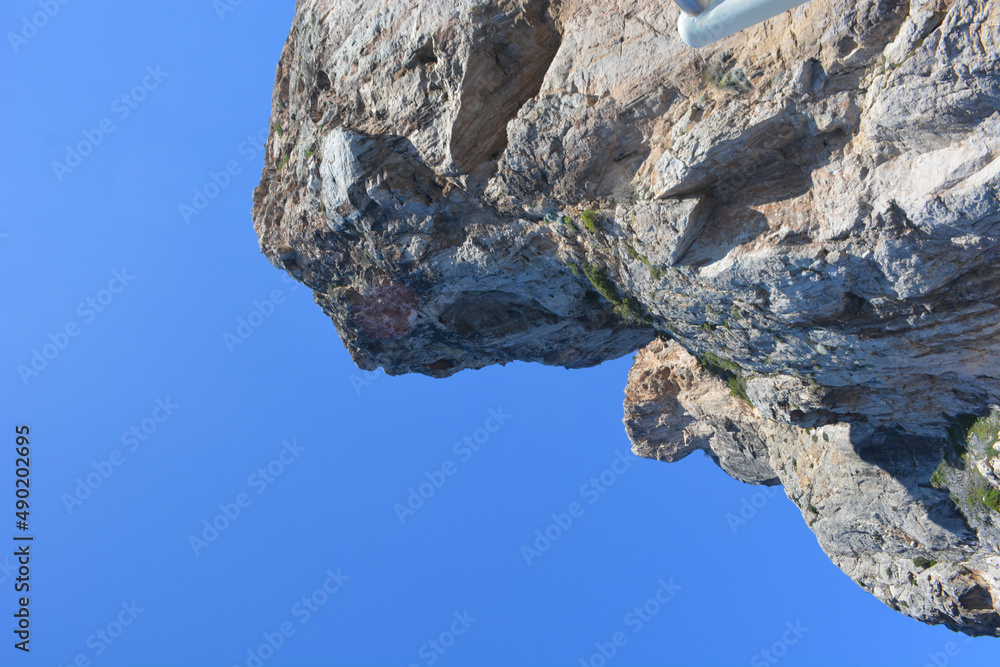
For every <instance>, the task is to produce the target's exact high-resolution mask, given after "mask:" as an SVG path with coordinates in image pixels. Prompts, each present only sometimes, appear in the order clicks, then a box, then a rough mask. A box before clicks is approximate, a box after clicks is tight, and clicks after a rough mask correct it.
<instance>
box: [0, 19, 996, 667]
mask: <svg viewBox="0 0 1000 667" xmlns="http://www.w3.org/2000/svg"><path fill="white" fill-rule="evenodd" d="M62 1H63V2H65V0H62ZM43 5H51V6H52V7H50V11H53V9H52V8H53V7H55V8H57V10H58V11H54V15H53V16H52V17H51V18H47V22H46V21H42V19H37V21H38V22H39V23H46V24H45V25H43V26H42V27H41V28H40V29H38V30H37V33H36V32H32V30H30V29H25V24H24V20H25V17H28V18H27V20H28V21H31V20H32V18H31V17H32V16H33V15H34V14H36V13H37V12H40V11H44V10H43V9H42V6H43ZM293 11H294V3H293V2H291V0H281V1H278V0H269V1H268V2H243V3H241V4H239V5H237V6H235V7H234V10H233V11H231V12H228V13H226V14H225V18H224V20H220V18H219V16H218V15H217V12H216V9H215V8H214V7H213V2H212V0H199V1H197V2H190V1H186V0H185V1H181V2H172V3H165V2H164V3H135V2H128V3H126V2H110V1H109V2H83V1H82V0H73V1H70V2H68V3H67V4H59V0H49V1H48V2H45V1H43V2H41V3H39V2H38V0H8V1H7V2H5V3H4V5H3V9H2V10H0V27H2V29H3V33H4V35H5V37H4V42H3V44H2V45H0V63H2V72H3V83H4V90H5V92H6V100H5V103H4V104H3V105H2V112H0V113H2V114H3V127H4V128H5V130H6V134H5V144H6V145H5V158H6V159H4V160H3V161H2V163H0V188H2V190H0V197H2V206H0V211H2V215H0V234H2V235H3V236H2V237H0V267H2V268H0V271H2V272H3V285H4V287H3V291H2V296H0V316H2V318H3V327H2V329H0V346H2V350H3V368H2V371H3V372H2V373H0V391H2V398H3V400H2V401H0V406H2V411H0V414H2V419H0V427H2V432H3V433H4V434H5V435H4V436H3V437H4V438H5V440H6V444H5V445H4V446H3V448H2V449H0V451H3V452H4V455H3V460H2V464H0V465H2V466H3V470H4V471H5V474H4V475H3V477H2V479H3V480H5V481H2V482H0V484H2V486H3V488H0V516H2V517H4V519H3V521H0V542H4V543H7V544H9V545H11V546H10V547H9V548H8V547H4V548H3V549H2V551H0V553H3V554H7V553H13V546H12V545H13V542H12V541H11V538H12V537H13V535H14V534H15V533H20V531H17V530H16V529H15V527H14V522H15V517H14V511H15V508H14V493H15V489H14V466H15V461H14V459H15V453H14V445H15V433H14V429H15V426H17V425H20V424H27V425H29V426H30V429H31V433H30V440H31V448H32V453H31V461H30V464H31V473H30V474H31V477H30V479H31V497H30V501H31V507H30V530H29V531H28V532H29V533H30V534H33V535H34V536H35V541H34V542H33V543H32V546H31V554H32V556H31V573H30V577H31V579H30V585H31V591H30V612H31V617H30V618H31V633H32V634H31V643H30V647H31V652H30V654H23V653H22V652H21V651H18V650H16V649H15V648H14V647H13V644H14V641H15V640H14V635H13V628H14V619H13V613H14V612H15V611H16V608H17V598H18V594H15V592H14V583H15V581H14V577H15V576H16V575H15V574H14V573H12V572H11V571H10V570H9V568H10V567H11V564H12V562H13V560H14V559H13V558H12V557H7V558H6V559H5V558H3V557H0V566H3V569H0V579H2V581H0V617H2V618H5V619H7V620H6V621H5V622H4V623H2V624H0V630H2V634H0V636H2V637H4V640H3V645H2V646H0V664H2V665H46V666H54V665H71V664H79V665H87V664H90V665H95V666H99V667H112V666H129V667H140V666H146V665H149V666H153V665H169V666H172V667H177V666H179V665H185V666H189V665H190V666H201V665H216V666H218V667H230V666H232V665H244V666H252V665H255V664H257V665H260V664H263V665H268V666H272V665H287V666H295V667H309V666H312V665H323V666H341V665H344V666H364V665H400V666H402V667H407V666H409V665H420V666H423V665H431V664H437V665H442V666H449V665H504V666H512V665H518V666H521V665H545V666H555V665H567V666H576V665H581V664H584V665H586V664H589V665H593V666H594V667H599V666H600V665H603V664H607V665H609V666H611V667H625V666H627V665H631V666H635V665H712V666H715V665H726V666H729V665H758V664H780V665H782V666H788V667H791V666H793V665H808V666H810V667H816V666H819V665H848V664H849V665H878V666H880V667H888V666H892V665H913V666H914V667H920V666H921V665H925V664H934V663H933V662H931V659H930V658H929V657H928V656H929V655H935V654H938V655H937V657H936V659H937V661H938V665H939V666H940V665H941V664H942V663H941V660H943V659H946V660H947V661H948V664H950V665H956V666H959V667H962V666H964V667H972V666H978V665H995V664H996V659H997V648H998V646H997V644H996V641H995V640H994V641H991V640H989V639H986V640H976V641H971V642H970V641H966V638H965V637H964V636H962V635H955V634H953V633H951V632H949V631H948V630H945V629H943V628H931V627H925V626H923V625H921V624H919V623H917V622H915V621H912V620H909V619H907V618H905V617H903V616H901V615H899V614H897V613H895V612H893V611H891V610H890V609H888V608H886V607H884V606H883V605H882V604H881V603H879V602H878V601H877V600H875V598H873V597H871V596H869V595H868V594H867V593H865V592H864V591H862V590H861V589H860V588H859V587H858V586H857V585H856V584H854V583H853V582H852V581H851V580H850V579H848V578H847V577H846V576H844V575H843V574H841V573H840V571H839V570H837V568H835V567H834V566H833V565H832V564H831V563H830V562H829V561H828V560H827V558H826V557H825V556H824V555H823V553H822V552H821V551H820V549H819V547H818V546H817V544H816V540H815V538H814V537H813V535H812V533H811V532H810V531H809V530H808V529H807V527H806V525H805V524H804V522H803V521H802V519H801V518H800V516H799V514H798V512H797V511H796V509H795V508H794V507H793V506H792V504H791V503H790V502H789V501H788V500H787V499H786V498H785V497H784V496H783V494H782V493H781V492H780V491H779V492H778V493H777V494H775V495H773V496H772V497H767V496H761V495H757V496H755V495H754V494H756V493H759V492H760V489H758V488H756V487H751V486H747V485H743V484H740V483H738V482H736V481H733V480H732V479H730V478H728V477H727V476H726V475H725V474H723V473H722V472H721V471H720V470H719V469H718V468H716V467H715V466H714V465H713V464H712V463H711V462H710V461H708V460H707V459H705V458H703V457H702V456H700V455H696V456H692V457H690V458H689V459H688V460H686V461H683V462H681V463H679V464H675V465H666V464H662V463H656V462H652V461H646V460H642V459H638V458H635V457H634V456H632V455H631V453H630V452H629V442H628V440H627V438H626V436H625V432H624V430H623V428H622V424H621V417H622V410H621V402H622V397H623V396H622V389H623V387H624V384H625V378H626V374H627V371H628V368H629V364H630V359H628V358H625V359H620V360H618V361H615V362H612V363H607V364H605V365H603V366H602V367H600V368H595V369H591V370H586V371H566V370H563V369H557V368H546V367H541V366H534V365H527V364H511V365H508V366H507V367H506V368H499V367H495V368H490V369H486V370H483V371H478V372H463V373H460V374H458V375H457V376H455V377H452V378H450V379H448V380H432V379H429V378H425V377H418V376H412V377H402V378H389V377H386V376H384V375H380V374H375V375H372V376H367V375H366V374H363V373H361V372H360V371H358V370H357V369H356V368H355V367H354V366H353V365H352V364H351V361H350V359H349V357H348V355H347V353H346V351H345V350H344V348H343V346H342V345H341V343H340V341H339V339H338V338H337V336H336V332H335V331H334V329H333V326H332V325H331V323H330V322H329V321H328V320H327V319H326V318H325V317H324V316H323V315H322V313H321V312H320V309H319V308H318V307H317V306H315V305H314V304H313V302H312V299H311V297H310V294H309V293H308V290H307V289H305V288H303V287H297V286H295V285H294V284H292V283H289V282H287V281H286V280H283V275H282V274H281V273H280V272H278V271H277V270H275V269H274V268H272V267H271V266H270V265H269V264H268V263H267V261H266V260H265V259H264V258H263V257H262V256H261V255H260V254H259V252H258V249H257V241H256V237H255V235H254V232H253V227H252V222H251V219H250V206H251V191H252V189H253V187H254V186H255V185H256V183H257V181H258V177H259V174H260V169H261V166H262V164H263V162H262V156H261V154H260V152H259V151H258V150H257V149H256V148H255V143H254V141H255V140H254V139H253V137H254V136H255V135H257V134H258V133H260V132H261V131H262V130H266V128H267V125H268V116H269V109H270V95H271V87H272V84H273V80H274V72H275V66H276V64H277V62H278V56H279V53H280V50H281V47H282V44H283V43H284V41H285V38H286V36H287V32H288V29H289V26H290V24H291V19H292V15H293ZM12 32H13V33H15V34H20V35H22V39H15V40H13V42H12V41H11V38H10V36H9V33H12ZM24 34H28V35H30V37H29V38H25V37H23V35H24ZM137 87H138V88H137ZM123 95H126V96H127V97H126V98H125V99H122V96H123ZM102 128H103V129H102ZM108 130H110V131H108ZM98 133H100V136H99V134H98ZM80 142H85V144H86V143H89V144H92V145H91V146H87V145H84V147H83V148H82V149H81V152H84V153H88V154H86V155H80V156H79V160H77V159H74V158H72V157H69V158H67V148H66V147H67V145H72V146H77V145H78V144H79V143H80ZM88 148H91V149H92V150H89V151H88ZM67 159H69V160H70V162H69V163H67ZM53 162H60V163H66V166H67V169H69V171H67V170H65V169H63V168H61V167H60V168H57V169H54V168H53ZM229 162H234V163H235V164H236V167H237V168H238V169H234V171H237V172H238V173H235V175H234V176H232V177H231V179H230V181H229V182H228V183H226V179H225V178H222V177H219V179H218V180H219V181H220V182H221V183H222V184H223V185H224V187H220V188H218V189H215V188H212V187H209V188H208V192H207V193H206V194H209V195H212V198H211V199H210V200H209V201H208V205H207V206H206V207H204V209H203V210H202V211H201V212H200V213H199V214H198V215H197V216H190V219H189V220H188V221H185V219H184V217H183V216H182V215H181V212H180V206H181V205H182V204H188V205H192V204H193V200H194V198H195V190H196V189H197V190H199V191H201V192H202V193H205V189H206V186H208V185H209V184H211V183H212V180H211V173H212V172H220V171H223V170H225V169H226V166H227V163H229ZM71 164H75V165H76V166H75V167H74V166H71ZM273 297H277V299H276V301H278V302H277V303H275V302H272V305H271V306H269V305H268V304H267V303H265V301H269V300H272V298H273ZM255 302H257V304H259V305H255ZM258 308H259V309H260V311H263V312H264V313H265V314H267V316H265V315H264V314H261V315H257V316H251V313H253V312H254V311H255V309H258ZM240 318H244V319H248V320H249V319H252V321H253V323H255V324H259V326H258V327H256V328H253V329H252V331H253V333H252V335H250V336H249V337H248V338H246V340H245V341H241V342H240V343H239V344H233V343H230V345H229V346H227V343H226V338H225V335H226V334H227V333H229V334H233V335H236V333H237V327H238V322H239V319H240ZM244 333H246V332H244ZM229 347H232V348H233V349H232V350H230V349H229ZM36 351H37V353H38V355H41V356H38V357H35V352H36ZM46 357H48V358H46ZM33 363H34V365H35V368H32V364H33ZM19 367H23V368H21V369H20V370H19ZM25 369H30V370H31V371H32V372H25ZM491 410H492V411H495V412H497V413H499V414H500V419H496V418H494V420H493V421H490V417H491V412H490V411H491ZM501 421H502V422H503V423H502V424H501V423H500V422H501ZM480 429H481V430H480ZM486 429H493V432H492V433H491V432H489V431H488V430H486ZM466 438H467V439H469V441H470V442H472V443H476V441H477V439H478V440H479V441H481V442H482V444H481V445H480V446H479V447H478V449H477V450H473V449H472V448H470V447H468V445H466V444H465V439H466ZM456 443H461V444H459V445H457V446H456ZM619 456H621V457H622V458H621V459H620V458H619ZM622 459H624V460H625V461H628V463H629V464H630V465H626V464H625V463H623V462H620V461H621V460H622ZM616 461H619V463H616ZM438 471H443V472H438ZM449 472H450V473H452V474H448V473H449ZM602 473H603V479H604V483H602V482H601V481H600V480H601V479H602ZM592 479H596V480H598V481H597V483H596V484H594V483H592V482H591V481H590V480H592ZM609 481H610V482H612V483H611V484H609V485H607V486H605V484H607V483H608V482H609ZM424 482H427V483H428V484H433V483H434V482H437V483H438V484H439V485H440V488H436V487H435V488H432V487H431V486H425V487H423V489H422V490H423V491H424V493H425V494H426V495H429V496H430V497H429V498H428V499H426V500H425V501H424V504H423V506H422V507H419V509H417V510H416V511H415V512H413V513H412V515H411V514H401V513H400V512H399V510H398V508H397V507H396V505H397V504H400V505H403V504H405V503H407V499H408V495H409V493H410V489H411V488H413V489H418V490H420V489H419V487H420V485H421V484H422V483H424ZM81 484H82V486H81ZM91 487H95V488H91ZM431 491H433V493H431ZM751 500H755V501H757V504H759V505H762V506H761V507H760V509H759V510H758V512H757V515H756V516H754V517H753V518H752V520H750V521H749V522H748V523H747V524H746V525H744V526H740V527H739V529H738V531H737V532H736V533H735V534H734V532H733V530H732V529H731V527H730V525H729V523H728V522H727V520H726V516H727V514H731V513H737V512H739V510H740V507H741V503H743V502H744V501H747V502H750V501H751ZM765 501H766V502H765ZM573 503H577V505H575V506H574V505H573ZM414 504H416V503H414ZM241 505H242V506H241ZM220 506H221V509H220ZM571 509H572V510H573V512H574V513H575V514H576V515H577V516H576V517H575V518H573V517H569V518H571V519H572V524H571V525H569V526H568V528H566V529H565V530H563V529H561V528H559V527H558V526H555V527H551V528H549V526H550V524H553V523H554V519H553V518H552V515H553V514H555V515H557V518H558V519H559V521H561V522H562V523H563V524H564V525H565V523H566V521H567V517H563V516H558V515H560V514H562V513H568V512H569V511H570V510H571ZM237 511H238V512H239V514H238V516H237V515H236V512H237ZM227 513H228V514H229V515H230V516H232V517H235V518H229V517H227V516H225V515H226V514H227ZM401 516H402V519H403V521H402V522H401V519H400V517H401ZM206 522H207V523H208V524H209V525H211V524H212V523H213V522H214V523H215V524H216V528H211V527H210V528H206ZM547 528H548V530H549V532H550V534H551V535H553V536H555V537H556V539H554V540H553V541H552V542H551V543H550V544H549V545H548V548H547V549H546V550H544V551H539V553H538V555H535V556H534V557H532V558H531V563H530V565H529V564H528V562H527V560H528V558H526V556H525V553H526V552H525V551H524V550H523V549H522V547H523V546H525V545H528V546H532V545H534V543H535V541H536V539H537V536H536V534H535V531H536V530H538V531H542V532H544V531H545V530H546V529H547ZM213 531H215V532H213ZM560 533H561V534H560ZM192 537H194V538H196V539H194V540H193V539H192ZM199 539H200V540H203V542H198V540H199ZM539 545H540V546H541V547H545V546H546V545H545V543H544V542H540V543H539ZM529 556H530V554H529ZM661 582H662V583H661ZM664 584H665V585H664ZM324 586H325V587H326V589H325V590H324ZM657 596H659V598H660V601H657ZM637 607H639V611H638V613H637V612H636V608H637ZM643 607H645V609H644V610H643ZM789 627H793V628H796V631H795V632H792V631H790V630H789V629H788V628H789ZM786 639H787V640H790V641H789V642H788V643H787V644H783V642H785V640H786ZM616 640H617V642H618V645H617V646H616V645H615V641H616ZM268 641H270V643H271V644H273V645H276V646H277V648H274V649H272V648H270V647H269V645H268V643H267V642H268ZM776 642H777V643H778V648H777V651H778V652H779V653H782V654H783V655H782V656H781V657H780V660H777V658H776V657H775V656H773V655H772V656H771V660H777V662H771V661H769V660H768V659H767V658H766V657H765V656H763V655H762V654H760V651H762V650H765V649H768V650H770V647H772V646H773V645H775V643H776ZM262 646H263V647H264V648H263V649H261V647H262ZM602 650H603V651H604V652H605V653H608V654H611V653H612V651H613V656H612V657H610V658H604V657H603V656H602V655H601V651H602ZM248 651H249V653H248ZM956 651H957V653H956ZM947 652H950V653H951V655H948V654H947ZM581 661H583V662H582V663H581Z"/></svg>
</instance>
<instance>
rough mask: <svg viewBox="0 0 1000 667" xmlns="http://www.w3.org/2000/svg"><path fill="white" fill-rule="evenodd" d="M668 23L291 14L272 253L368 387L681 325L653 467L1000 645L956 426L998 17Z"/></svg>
mask: <svg viewBox="0 0 1000 667" xmlns="http://www.w3.org/2000/svg"><path fill="white" fill-rule="evenodd" d="M677 11H678V10H677V9H676V7H675V5H674V4H673V3H670V2H656V3H650V2H645V1H642V0H614V1H612V0H588V1H587V2H584V1H583V0H428V1H427V2H420V3H408V2H381V1H379V2H376V1H375V0H300V2H299V4H298V11H297V14H296V19H295V23H294V26H293V28H292V33H291V35H290V37H289V40H288V43H287V44H286V46H285V49H284V52H283V54H282V57H281V61H280V63H279V66H278V75H277V81H276V84H275V92H274V108H273V112H272V115H273V118H272V123H273V125H272V133H271V136H270V138H269V140H268V159H267V163H266V166H265V169H264V173H263V174H262V179H261V184H260V186H259V187H258V189H257V191H256V192H255V196H254V224H255V229H256V231H257V234H258V236H259V238H260V244H261V249H262V251H263V252H264V254H265V255H266V256H267V257H268V259H269V260H270V261H271V262H272V263H273V264H274V265H275V266H277V267H279V268H282V269H284V270H287V271H288V272H289V273H290V274H291V275H293V276H294V277H296V278H297V279H299V280H301V281H302V282H303V283H304V284H306V285H308V286H309V287H310V288H312V289H313V290H314V293H315V296H316V301H317V303H318V304H319V305H320V306H321V307H322V308H323V310H324V312H326V313H327V314H328V315H329V316H330V317H331V318H332V319H333V321H334V324H335V325H336V327H337V330H338V332H339V334H340V336H341V339H342V340H343V342H344V344H345V345H346V346H347V349H348V350H349V351H350V353H351V355H352V357H353V358H354V359H355V360H356V361H357V363H358V364H359V365H361V366H363V367H365V368H374V367H376V366H382V367H384V368H385V369H386V370H387V371H388V372H389V373H405V372H420V373H426V374H430V375H435V376H445V375H449V374H451V373H454V372H456V371H458V370H461V369H464V368H480V367H483V366H485V365H489V364H494V363H505V362H507V361H511V360H527V361H538V362H541V363H546V364H555V365H562V366H568V367H581V366H587V365H593V364H597V363H600V362H601V361H604V360H607V359H611V358H614V357H617V356H621V355H624V354H626V353H629V352H631V351H634V350H636V349H638V348H640V347H643V346H644V345H646V344H647V343H650V341H653V340H654V338H655V337H656V336H657V334H658V333H659V335H660V336H661V337H663V338H666V337H670V338H672V339H673V342H672V343H670V344H669V345H665V344H663V343H660V342H657V343H653V347H650V348H648V349H647V350H645V351H644V352H643V353H642V355H640V363H639V364H637V366H636V368H635V370H634V371H633V374H632V379H631V381H630V384H629V388H628V391H627V395H628V400H627V404H626V410H627V419H626V423H627V426H628V429H629V434H630V436H631V437H632V439H633V442H634V443H635V447H636V452H637V453H639V454H641V455H644V456H650V457H652V458H659V459H663V460H668V461H669V460H676V459H677V458H680V457H682V456H684V455H685V454H686V453H688V452H690V451H693V450H694V449H702V450H705V451H706V452H707V453H709V455H710V456H712V457H713V458H714V459H715V460H716V461H717V462H718V463H719V465H720V466H721V467H722V468H723V469H724V470H725V471H726V472H728V473H730V474H732V475H734V476H735V477H737V478H739V479H743V480H745V481H748V482H753V483H768V484H770V483H777V482H779V481H780V483H783V484H784V485H785V489H786V492H787V493H788V495H789V497H790V498H791V499H792V500H793V501H794V502H796V503H797V504H798V505H799V507H800V508H803V514H804V516H805V518H806V519H807V521H809V522H810V525H811V527H812V528H813V530H815V531H816V533H817V537H818V539H819V541H820V544H821V545H822V546H823V548H824V550H826V552H827V553H828V554H830V556H831V558H832V559H833V560H834V561H835V562H836V563H837V564H838V565H839V566H840V567H841V568H842V569H844V571H845V572H847V573H848V574H849V575H850V576H852V577H853V578H854V579H855V580H856V581H858V582H859V583H861V584H862V585H863V586H865V587H866V588H867V589H868V590H871V591H872V592H873V593H874V594H875V595H877V596H878V597H879V598H880V599H882V600H884V601H885V602H886V603H887V604H890V605H892V606H894V607H895V608H898V609H899V610H900V611H902V612H903V613H906V614H908V615H911V616H913V617H915V618H918V619H921V620H924V621H926V622H932V623H945V624H947V625H949V626H950V627H953V628H955V629H959V630H962V631H964V632H968V633H970V634H994V635H995V634H997V633H998V632H1000V615H998V614H1000V612H998V609H1000V606H998V605H1000V588H998V577H1000V561H998V558H1000V555H998V553H1000V551H998V549H1000V543H998V539H997V534H996V530H997V529H996V527H995V526H996V525H998V521H1000V515H997V514H996V513H995V512H993V510H992V509H991V508H990V507H989V505H988V503H987V504H984V502H982V501H981V500H980V501H975V498H976V497H979V496H982V498H986V499H989V498H991V497H992V496H989V495H988V494H989V491H990V490H996V489H998V488H1000V479H998V477H997V467H998V464H997V461H998V459H997V458H996V457H993V458H991V457H990V455H989V452H990V451H995V450H991V449H989V448H988V444H989V443H987V442H985V441H980V439H978V438H977V437H976V436H972V437H967V436H966V435H965V434H964V432H963V433H962V434H961V437H960V438H958V439H959V440H961V442H962V443H963V444H962V446H965V447H968V451H969V453H968V454H966V455H965V456H964V458H963V457H960V456H959V453H956V452H955V451H954V446H953V445H951V444H949V443H950V440H949V436H948V435H947V430H948V427H949V425H950V426H952V427H955V426H956V425H957V424H958V423H959V421H960V420H958V419H957V418H958V417H959V416H960V415H975V416H984V415H986V414H988V413H989V411H990V408H991V406H995V405H1000V383H998V376H1000V368H998V363H997V359H998V356H997V354H998V352H1000V275H998V272H997V270H996V262H997V256H998V251H1000V242H998V241H1000V192H998V191H1000V159H998V158H1000V67H998V64H1000V63H998V55H997V54H998V49H997V47H998V46H1000V8H998V6H997V5H996V4H995V3H988V2H985V1H984V0H932V1H930V2H927V1H924V2H921V1H914V2H909V3H907V2H898V1H896V0H893V1H890V0H861V1H860V2H853V1H852V2H848V1H847V0H812V2H810V3H809V4H807V5H803V6H802V7H800V8H798V9H796V10H794V11H792V12H788V13H786V14H783V15H781V16H779V17H776V18H774V19H772V20H771V21H768V22H766V23H764V24H761V25H759V26H756V27H755V28H753V29H751V30H749V31H747V32H745V33H743V34H740V35H735V36H733V37H731V38H727V39H726V40H723V41H721V42H719V43H718V44H716V45H713V47H710V48H707V49H703V50H700V51H692V50H691V49H688V48H687V47H686V46H684V44H683V43H682V42H681V41H680V40H679V38H678V37H677V36H676V34H675V30H674V23H675V21H676V17H677ZM692 355H693V356H692ZM695 357H700V358H701V359H702V360H703V361H705V362H707V366H709V367H713V368H714V369H715V371H716V372H717V373H718V374H719V375H721V376H722V377H724V378H725V379H726V380H727V381H728V383H729V384H730V385H732V388H731V387H729V386H726V385H725V384H724V383H723V382H722V380H719V379H717V378H715V377H713V376H712V375H711V374H710V373H707V372H706V371H705V370H703V369H702V368H700V367H699V365H698V363H696V362H695V361H694V358H695ZM733 391H735V393H737V394H739V395H740V396H742V397H743V398H745V399H746V400H745V401H744V400H743V398H739V399H737V398H734V397H733V395H732V393H731V392H733ZM966 427H967V425H966ZM953 430H954V429H953ZM951 440H955V438H952V439H951ZM942 458H944V459H946V469H945V470H944V472H942V473H941V475H940V476H939V477H938V478H937V482H938V485H937V486H934V485H931V482H930V478H931V476H932V474H933V473H934V472H935V470H936V469H937V466H938V464H939V463H940V462H941V461H942ZM948 462H950V464H948ZM977 494H978V496H977ZM984 494H986V495H984ZM951 495H954V496H955V497H956V499H957V500H958V502H957V503H956V502H953V501H952V500H951V499H950V496H951ZM970 498H971V499H972V500H970ZM872 508H875V511H872ZM991 512H992V513H991ZM876 536H877V537H876ZM914 558H917V559H918V562H920V563H924V562H925V561H923V560H921V559H925V558H926V559H927V561H928V562H929V561H937V564H935V565H934V566H931V567H927V568H921V567H918V566H917V565H915V564H914V562H913V559H914Z"/></svg>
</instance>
